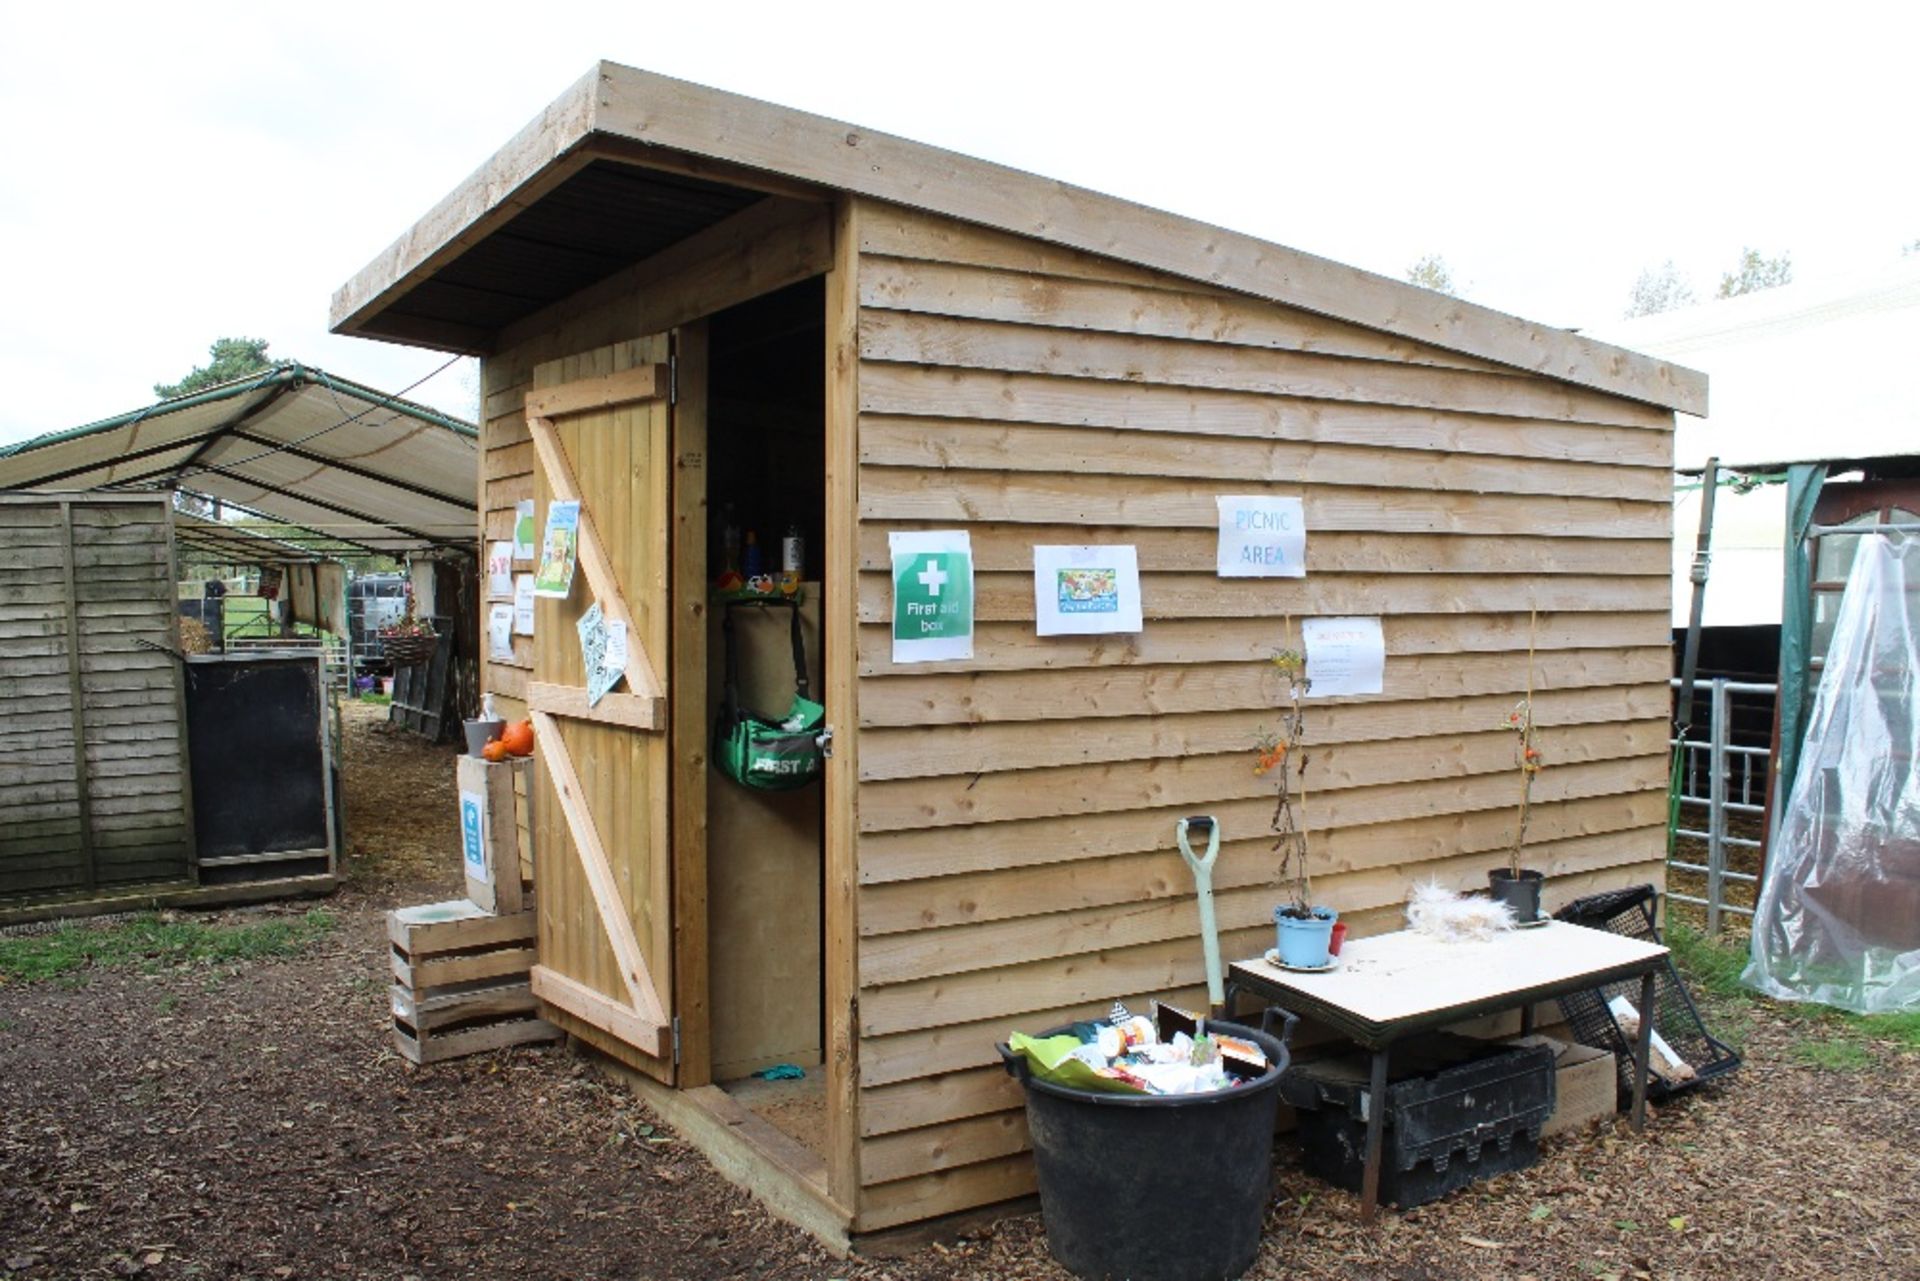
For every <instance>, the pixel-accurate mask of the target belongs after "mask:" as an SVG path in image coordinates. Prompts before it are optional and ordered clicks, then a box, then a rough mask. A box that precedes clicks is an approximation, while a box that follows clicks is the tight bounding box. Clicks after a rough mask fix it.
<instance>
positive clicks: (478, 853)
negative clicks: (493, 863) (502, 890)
mask: <svg viewBox="0 0 1920 1281" xmlns="http://www.w3.org/2000/svg"><path fill="white" fill-rule="evenodd" d="M460 855H461V858H462V859H463V860H464V861H465V863H466V866H467V875H468V876H470V877H472V878H473V879H474V880H476V881H479V882H480V883H481V884H483V885H491V884H493V873H492V870H491V869H490V868H488V867H487V798H486V796H485V795H484V794H482V793H480V792H462V793H460Z"/></svg>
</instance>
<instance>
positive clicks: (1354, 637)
mask: <svg viewBox="0 0 1920 1281" xmlns="http://www.w3.org/2000/svg"><path fill="white" fill-rule="evenodd" d="M1300 632H1301V636H1302V637H1303V638H1304V639H1305V640H1306V643H1307V679H1308V680H1309V681H1311V682H1312V685H1311V687H1310V688H1309V689H1308V691H1307V697H1309V698H1334V697H1337V696H1339V695H1342V694H1378V693H1380V692H1381V689H1382V687H1383V680H1384V677H1385V675H1386V668H1387V644H1386V640H1385V638H1384V637H1382V635H1381V634H1380V620H1379V619H1377V618H1309V619H1306V620H1305V621H1303V622H1302V623H1301V624H1300Z"/></svg>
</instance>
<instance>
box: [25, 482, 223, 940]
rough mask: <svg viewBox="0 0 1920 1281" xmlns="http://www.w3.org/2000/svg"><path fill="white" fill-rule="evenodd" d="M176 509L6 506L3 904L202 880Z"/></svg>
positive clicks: (70, 501)
mask: <svg viewBox="0 0 1920 1281" xmlns="http://www.w3.org/2000/svg"><path fill="white" fill-rule="evenodd" d="M170 509H171V501H170V499H169V498H167V497H166V496H164V495H155V496H151V497H130V496H118V497H108V496H104V495H85V496H74V497H68V498H53V497H22V496H16V495H5V494H0V531H4V532H0V541H3V542H4V543H5V545H6V547H7V549H8V550H7V554H6V555H5V556H0V682H3V683H4V692H5V694H6V700H7V706H8V722H9V725H10V727H11V729H12V731H13V732H12V733H10V734H9V735H8V738H7V742H6V745H5V746H3V747H0V903H4V902H5V901H6V900H8V899H17V898H20V897H23V896H27V895H58V894H62V893H69V892H90V891H105V892H111V891H113V890H116V889H122V888H124V887H126V886H129V885H138V884H147V883H157V882H169V881H183V880H187V879H189V878H190V877H191V875H192V873H193V869H194V863H195V858H194V842H193V822H192V802H191V790H192V789H191V787H190V786H189V783H188V773H187V762H186V728H185V721H186V713H185V706H184V703H183V700H182V693H181V679H180V668H179V665H178V664H177V663H176V662H175V661H174V658H173V655H172V654H171V653H169V652H168V651H169V650H170V649H172V648H176V647H177V644H178V641H177V639H176V628H175V614H174V608H173V546H172V538H171V534H170V526H169V522H168V515H169V512H170Z"/></svg>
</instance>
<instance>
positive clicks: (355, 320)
mask: <svg viewBox="0 0 1920 1281" xmlns="http://www.w3.org/2000/svg"><path fill="white" fill-rule="evenodd" d="M593 135H600V136H602V137H606V138H609V139H618V140H624V141H625V142H627V143H630V144H636V143H637V144H641V146H642V147H644V148H657V149H659V151H660V152H661V153H662V154H665V155H677V156H693V157H701V158H706V159H709V160H714V161H720V162H723V163H728V164H735V165H739V166H742V167H744V168H746V169H750V170H758V171H762V172H766V173H770V174H774V175H777V176H779V177H782V178H787V179H792V180H797V181H800V182H804V183H810V184H815V185H818V186H821V187H826V188H832V189H837V190H841V191H846V192H851V193H854V194H856V195H861V196H866V197H869V198H871V199H874V200H879V201H885V202H889V203H893V204H898V205H904V206H907V207H910V208H915V209H922V210H927V211H929V212H932V213H936V214H941V215H944V216H947V217H952V218H956V219H960V220H962V221H965V222H970V223H975V224H979V225H982V226H986V227H991V228H995V229H998V230H1002V231H1008V232H1013V233H1016V234H1019V235H1023V236H1029V237H1033V238H1035V239H1038V240H1042V241H1048V242H1051V243H1055V244H1059V245H1063V246H1066V247H1067V248H1070V249H1077V250H1081V251H1084V252H1087V253H1091V254H1096V255H1100V256H1102V257H1107V258H1115V259H1119V260H1121V261H1124V262H1129V263H1135V264H1139V265H1142V266H1146V267H1150V268H1153V269H1156V270H1159V271H1164V272H1168V273H1171V274H1173V275H1176V276H1180V277H1183V278H1185V279H1189V280H1196V281H1201V282H1204V283H1207V284H1209V285H1214V286H1220V287H1225V288H1229V289H1232V290H1235V291H1237V292H1242V293H1247V294H1251V295H1254V296H1256V297H1260V298H1265V299H1268V300H1269V301H1273V302H1279V303H1283V304H1285V305H1287V306H1292V307H1299V308H1303V309H1305V310H1308V311H1313V312H1317V313H1319V314H1322V315H1326V316H1331V317H1334V318H1336V319H1340V320H1345V321H1349V322H1351V323H1354V324H1359V325H1364V326H1366V327H1368V328H1370V329H1376V330H1379V331H1381V332H1384V333H1390V334H1396V335H1399V336H1401V337H1404V338H1408V339H1412V340H1415V341H1418V342H1423V343H1431V344H1433V345H1435V346H1438V347H1443V348H1446V349H1448V350H1451V351H1457V352H1462V353H1465V354H1467V355H1470V356H1476V357H1479V358H1481V359H1485V360H1491V361H1494V362H1496V363H1498V364H1502V365H1506V366H1510V367H1512V368H1515V369H1521V370H1526V371H1529V372H1532V373H1536V374H1540V375H1543V376H1545V377H1549V378H1553V379H1557V380H1559V381H1563V382H1568V383H1572V384H1575V385H1578V386H1584V387H1591V388H1594V389H1596V390H1600V391H1604V392H1607V393H1609V394H1612V395H1617V396H1622V397H1626V398H1628V399H1632V400H1638V401H1642V402H1646V403H1650V404H1655V405H1661V406H1664V407H1667V408H1671V409H1676V410H1679V411H1681V412H1684V413H1689V414H1697V415H1703V414H1705V412H1706V406H1707V380H1706V377H1705V375H1703V374H1700V373H1698V372H1696V371H1693V370H1689V369H1684V368H1682V367H1679V366H1676V365H1673V364H1670V363H1668V362H1666V361H1662V360H1657V359H1654V358H1651V357H1647V356H1642V355H1639V354H1636V353H1633V352H1628V351H1625V350H1622V349H1620V348H1617V347H1612V346H1609V345H1607V344H1605V343H1600V342H1596V341H1594V340H1593V339H1590V338H1586V337H1583V336H1582V335H1579V334H1576V333H1572V332H1569V331H1567V330H1563V329H1557V328H1554V327H1552V326H1547V325H1539V324H1535V323H1532V322H1530V321H1526V320H1522V319H1520V318H1518V317H1514V316H1509V315H1506V314H1504V313H1502V312H1498V311H1494V310H1493V309H1491V308H1487V307H1481V306H1478V305H1476V304H1473V303H1469V302H1464V301H1462V300H1460V299H1457V298H1451V297H1448V296H1446V295H1443V294H1438V293H1433V292H1431V291H1428V290H1424V289H1420V288H1417V287H1415V286H1412V285H1409V284H1406V283H1403V282H1401V281H1397V280H1392V279H1389V278H1388V277H1385V276H1379V275H1375V274H1373V273H1372V272H1367V271H1362V270H1360V269H1359V268H1356V267H1349V266H1346V265H1344V264H1341V263H1336V262H1333V261H1330V260H1328V259H1325V258H1320V257H1317V256H1315V255H1312V254H1308V253H1304V252H1302V251H1300V250H1296V249H1289V248H1286V247H1284V246H1281V245H1275V244H1271V243H1268V242H1266V241H1262V240H1259V239H1256V238H1255V237H1252V236H1248V235H1244V234H1241V233H1238V232H1232V231H1227V230H1225V229H1222V228H1218V227H1213V226H1210V225H1208V224H1206V223H1203V222H1200V221H1198V220H1195V219H1191V218H1185V217H1181V216H1179V215H1175V214H1170V213H1166V212H1164V211H1160V210H1155V209H1151V208H1148V207H1146V206H1143V205H1138V204H1135V203H1133V202H1131V201H1126V200H1122V199H1119V198H1118V197H1114V196H1107V195H1102V194H1100V193H1098V192H1093V191H1088V190H1086V189H1084V188H1080V187H1074V186H1071V185H1069V184H1067V183H1062V182H1057V181H1054V180H1052V179H1047V178H1042V177H1039V176H1037V175H1033V174H1028V173H1023V172H1021V171H1019V170H1016V169H1012V168H1009V167H1007V166H1004V165H998V164H993V163H991V162H988V161H983V160H977V159H974V158H972V157H969V156H963V155H959V154H957V153H955V152H950V151H946V150H943V149H941V148H937V147H931V146H927V145H925V144H923V143H917V142H912V141H909V140H907V139H904V138H896V137H893V136H890V135H887V134H882V133H876V132H873V131H871V130H866V129H861V128H858V127H856V126H853V125H849V124H846V123H843V122H840V121H836V120H830V119H827V118H826V117H822V116H815V115H812V114H809V113H806V112H801V111H795V110H791V109H789V108H784V107H779V106H776V105H773V104H771V103H766V102H761V101H758V100H755V99H752V98H747V97H744V96H741V95H738V94H732V93H726V92H722V91H720V90H716V89H711V88H707V87H705V86H702V85H695V84H690V83H688V82H686V81H681V80H675V79H672V78H670V77H667V76H662V75H657V74H654V73H652V72H647V71H641V70H637V69H635V68H632V67H625V66H621V65H619V64H617V63H611V62H602V63H600V64H598V65H597V66H596V67H595V68H594V69H593V70H592V71H591V72H589V73H588V74H587V75H586V76H584V77H582V78H581V79H580V80H579V81H577V82H575V84H574V85H573V86H572V87H571V88H569V89H568V90H567V92H566V93H565V94H563V95H562V96H561V97H560V99H558V100H557V101H556V102H555V103H554V104H553V105H551V106H550V107H549V108H548V109H547V110H546V111H545V112H544V113H542V115H541V116H540V117H539V118H538V119H536V120H535V121H534V122H533V123H532V124H530V125H528V126H527V127H526V128H525V129H523V130H522V131H521V132H520V134H518V135H516V137H515V138H514V139H513V140H512V141H510V142H509V143H508V144H507V146H506V147H504V148H502V149H501V151H500V152H498V153H497V154H496V155H495V156H494V157H493V158H492V159H491V160H489V161H488V162H487V164H486V165H484V166H482V167H481V169H480V170H479V171H477V172H476V173H475V174H474V175H473V176H472V177H470V178H469V179H468V180H467V181H466V182H465V183H463V184H462V185H461V187H460V188H458V189H457V190H455V191H454V192H453V193H452V194H451V195H449V196H448V197H447V198H446V199H444V200H442V201H441V202H440V203H439V204H438V205H437V206H435V208H434V209H433V210H432V211H431V212H430V213H429V214H428V215H427V216H426V217H425V218H423V219H422V220H421V221H420V222H419V223H418V224H416V225H415V227H414V228H413V229H412V230H411V231H409V232H408V233H407V234H406V235H405V236H403V237H402V238H401V239H400V240H398V241H396V242H395V243H394V244H393V245H392V246H390V247H389V248H388V250H387V251H386V252H385V253H383V254H382V255H381V256H380V257H379V258H376V259H375V260H374V262H373V263H371V264H369V266H368V267H366V268H365V269H363V270H362V271H361V272H360V273H359V274H358V275H357V276H355V277H354V278H353V280H351V281H349V282H348V283H347V284H346V285H345V286H344V287H342V289H341V290H340V291H339V292H338V293H337V294H336V295H335V297H334V304H333V309H332V324H333V328H334V329H335V330H337V331H346V332H352V331H355V330H358V329H360V328H362V327H363V326H365V325H366V324H367V323H368V322H369V321H370V320H371V319H372V318H373V317H374V316H376V315H377V314H378V313H379V312H380V311H382V310H384V308H385V307H386V306H388V305H391V304H392V303H393V302H395V301H397V299H398V298H399V297H400V296H401V295H403V294H404V293H405V292H406V291H407V289H408V288H410V287H411V285H413V284H414V283H417V282H418V281H419V280H421V279H423V278H424V277H425V276H426V275H428V274H430V273H431V272H432V271H433V270H435V269H437V267H438V266H440V265H442V264H444V263H445V262H447V261H450V260H451V258H452V257H454V256H457V254H458V253H459V252H460V251H461V250H463V249H464V248H465V247H466V246H468V245H470V244H472V243H474V242H476V241H477V240H479V239H481V238H483V237H484V236H485V235H486V234H487V233H488V232H489V231H491V230H492V229H493V228H494V227H496V226H498V225H499V224H500V222H501V221H502V219H503V217H505V216H510V214H511V213H512V212H517V211H518V209H520V208H523V207H525V205H526V204H527V203H529V202H530V201H531V200H532V199H534V198H536V197H537V195H538V194H540V193H541V192H543V191H544V190H547V189H550V187H551V186H552V185H553V184H552V182H551V181H550V180H549V171H550V170H551V168H553V167H554V166H555V165H556V162H558V161H560V160H561V159H562V158H563V157H565V156H567V155H568V154H569V153H570V152H573V151H574V150H575V149H576V148H578V147H579V146H580V145H581V144H582V143H585V142H587V141H588V140H589V139H590V137H591V136H593ZM639 154H640V155H641V156H644V155H645V154H646V152H645V151H641V152H640V153H639ZM503 210H504V212H503Z"/></svg>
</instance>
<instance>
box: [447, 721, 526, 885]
mask: <svg viewBox="0 0 1920 1281" xmlns="http://www.w3.org/2000/svg"><path fill="white" fill-rule="evenodd" d="M531 767H532V762H531V761H525V760H522V761H502V762H499V763H491V762H488V761H483V760H481V759H480V758H479V757H476V756H462V757H460V758H459V763H458V765H457V767H456V771H455V772H456V777H457V780H458V784H459V791H460V812H461V827H462V836H461V840H462V866H463V868H464V870H465V872H466V878H467V880H466V891H467V898H469V899H470V900H472V901H473V902H474V903H475V904H476V905H478V906H479V907H481V908H483V909H484V910H486V911H488V912H496V913H499V914H501V915H503V916H511V915H513V914H515V913H517V912H520V911H523V910H525V909H526V908H528V907H530V906H532V897H531V889H530V888H529V887H528V886H527V885H526V884H525V881H526V880H528V879H530V877H528V876H527V873H528V872H529V871H530V870H531V869H530V866H529V864H530V863H531V859H527V860H524V861H523V859H522V851H521V845H520V811H521V808H522V807H521V804H520V801H519V796H520V794H521V793H522V792H523V791H524V790H525V785H524V781H523V780H524V778H525V776H526V774H527V772H528V771H529V770H530V769H531ZM469 805H471V806H472V807H473V808H474V809H475V810H477V811H478V815H479V823H478V830H477V831H476V832H474V833H473V836H472V839H473V840H474V841H475V842H476V847H475V849H473V850H472V851H468V850H467V848H466V841H467V840H468V839H469V838H468V836H467V834H466V830H465V829H466V824H467V810H468V807H469ZM476 855H477V860H476V857H475V856H476Z"/></svg>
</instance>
